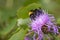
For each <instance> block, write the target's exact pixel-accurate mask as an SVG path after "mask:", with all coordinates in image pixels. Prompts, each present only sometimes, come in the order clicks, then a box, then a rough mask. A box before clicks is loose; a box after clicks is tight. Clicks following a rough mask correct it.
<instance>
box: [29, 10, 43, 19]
mask: <svg viewBox="0 0 60 40" xmlns="http://www.w3.org/2000/svg"><path fill="white" fill-rule="evenodd" d="M40 14H42V9H35V10H30V12H29V16H30V18H31V19H32V20H35V19H36V17H38V16H39V15H40Z"/></svg>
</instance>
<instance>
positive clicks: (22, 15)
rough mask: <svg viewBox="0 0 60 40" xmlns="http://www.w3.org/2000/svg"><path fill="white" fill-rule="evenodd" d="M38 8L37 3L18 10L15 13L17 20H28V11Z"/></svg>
mask: <svg viewBox="0 0 60 40" xmlns="http://www.w3.org/2000/svg"><path fill="white" fill-rule="evenodd" d="M39 7H41V5H40V4H37V3H32V4H30V5H28V6H26V7H22V8H20V9H18V11H17V16H18V18H28V17H29V14H28V13H29V11H30V10H34V9H38V8H39Z"/></svg>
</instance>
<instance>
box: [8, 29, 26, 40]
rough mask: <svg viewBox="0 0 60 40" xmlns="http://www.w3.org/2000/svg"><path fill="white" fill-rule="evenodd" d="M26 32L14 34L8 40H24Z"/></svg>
mask: <svg viewBox="0 0 60 40" xmlns="http://www.w3.org/2000/svg"><path fill="white" fill-rule="evenodd" d="M26 32H27V29H26V30H23V29H21V30H20V31H19V32H17V33H16V34H14V35H13V36H12V37H11V38H10V39H9V40H24V37H25V34H26Z"/></svg>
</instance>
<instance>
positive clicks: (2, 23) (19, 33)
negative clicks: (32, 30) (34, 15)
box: [0, 0, 60, 40]
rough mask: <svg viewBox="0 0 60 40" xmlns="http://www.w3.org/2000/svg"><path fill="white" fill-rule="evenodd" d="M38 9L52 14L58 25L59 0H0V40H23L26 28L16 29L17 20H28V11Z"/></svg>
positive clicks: (59, 19)
mask: <svg viewBox="0 0 60 40" xmlns="http://www.w3.org/2000/svg"><path fill="white" fill-rule="evenodd" d="M38 7H41V8H43V9H44V10H46V11H47V12H48V13H50V14H53V15H54V16H55V18H56V21H57V24H60V0H0V40H24V39H23V38H24V36H25V34H26V32H27V28H26V29H21V28H20V27H17V19H18V18H24V19H25V18H28V12H29V10H31V9H35V8H38ZM23 26H24V27H26V25H25V24H24V25H23Z"/></svg>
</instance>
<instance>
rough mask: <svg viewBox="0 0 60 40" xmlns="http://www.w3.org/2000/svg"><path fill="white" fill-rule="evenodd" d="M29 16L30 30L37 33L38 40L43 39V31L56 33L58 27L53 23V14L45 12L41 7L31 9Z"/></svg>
mask: <svg viewBox="0 0 60 40" xmlns="http://www.w3.org/2000/svg"><path fill="white" fill-rule="evenodd" d="M30 18H31V24H30V26H31V30H32V31H34V33H36V34H38V40H43V35H44V32H47V33H48V32H50V33H53V34H55V35H56V34H57V33H58V28H57V26H56V25H55V24H54V21H55V18H54V16H51V15H49V14H47V13H46V12H45V11H44V10H42V9H35V10H31V13H30ZM35 37H36V35H35ZM33 39H34V38H33ZM35 39H36V38H35Z"/></svg>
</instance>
